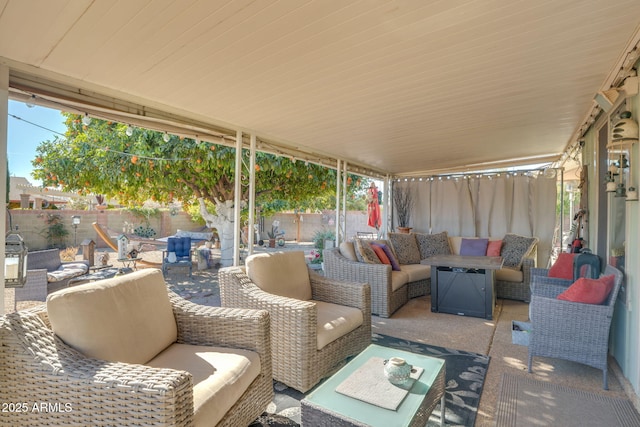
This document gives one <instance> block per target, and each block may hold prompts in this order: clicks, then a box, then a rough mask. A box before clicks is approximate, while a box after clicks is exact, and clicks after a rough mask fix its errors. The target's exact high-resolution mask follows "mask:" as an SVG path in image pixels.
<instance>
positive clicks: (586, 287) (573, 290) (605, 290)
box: [558, 274, 615, 304]
mask: <svg viewBox="0 0 640 427" xmlns="http://www.w3.org/2000/svg"><path fill="white" fill-rule="evenodd" d="M614 283H615V276H614V275H613V274H611V275H609V276H602V277H600V278H599V279H587V278H586V277H581V278H579V279H578V280H576V281H575V282H574V284H573V285H571V286H569V287H568V288H567V290H566V291H564V292H563V293H561V294H560V295H558V299H561V300H564V301H572V302H581V303H583V304H602V303H603V302H605V301H606V300H607V297H608V296H609V294H610V293H611V290H612V289H613V285H614Z"/></svg>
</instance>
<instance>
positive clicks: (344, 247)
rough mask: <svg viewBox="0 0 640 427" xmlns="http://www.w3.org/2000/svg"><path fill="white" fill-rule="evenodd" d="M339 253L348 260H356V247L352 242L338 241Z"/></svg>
mask: <svg viewBox="0 0 640 427" xmlns="http://www.w3.org/2000/svg"><path fill="white" fill-rule="evenodd" d="M340 254H341V255H342V256H343V257H345V258H346V259H348V260H349V261H358V257H357V256H356V248H355V246H354V244H353V242H342V243H340Z"/></svg>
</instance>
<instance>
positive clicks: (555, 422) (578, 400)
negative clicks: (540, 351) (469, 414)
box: [496, 374, 640, 427]
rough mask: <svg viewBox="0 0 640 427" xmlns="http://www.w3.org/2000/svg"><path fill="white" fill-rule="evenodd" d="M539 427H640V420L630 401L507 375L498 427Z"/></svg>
mask: <svg viewBox="0 0 640 427" xmlns="http://www.w3.org/2000/svg"><path fill="white" fill-rule="evenodd" d="M535 425H539V426H543V425H544V426H563V427H572V426H576V427H584V426H640V416H639V415H638V413H637V412H636V410H635V408H634V407H633V405H632V404H631V402H630V401H629V400H627V399H621V398H615V397H609V396H605V395H604V394H599V393H591V392H586V391H582V390H577V389H573V388H570V387H566V386H563V385H558V384H550V383H546V382H542V381H538V380H534V379H532V378H528V377H524V376H519V375H509V374H503V375H502V384H501V386H500V394H499V396H498V403H497V407H496V427H516V426H523V427H524V426H527V427H528V426H535Z"/></svg>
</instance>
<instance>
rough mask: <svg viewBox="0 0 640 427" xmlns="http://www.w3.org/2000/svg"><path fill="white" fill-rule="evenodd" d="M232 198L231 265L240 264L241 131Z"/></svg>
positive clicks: (237, 141)
mask: <svg viewBox="0 0 640 427" xmlns="http://www.w3.org/2000/svg"><path fill="white" fill-rule="evenodd" d="M234 184H235V188H234V200H233V265H234V266H238V265H240V227H242V224H241V223H240V211H241V210H242V206H241V204H242V131H240V130H239V131H236V169H235V182H234Z"/></svg>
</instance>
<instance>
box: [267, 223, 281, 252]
mask: <svg viewBox="0 0 640 427" xmlns="http://www.w3.org/2000/svg"><path fill="white" fill-rule="evenodd" d="M278 227H280V221H278V220H275V221H273V223H272V224H271V230H269V231H267V236H269V247H270V248H275V247H276V237H277V236H278V235H279V232H278Z"/></svg>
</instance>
